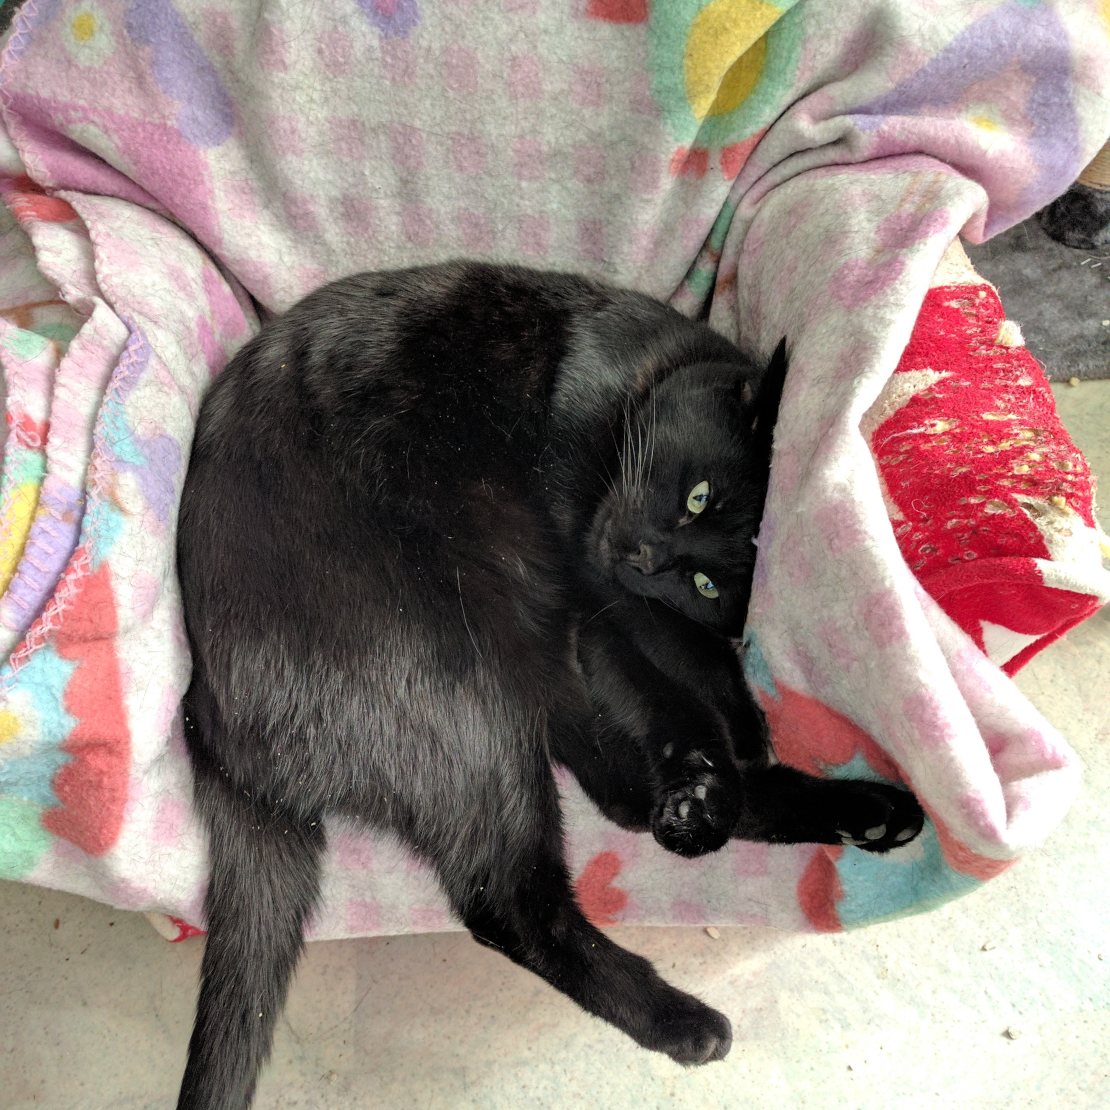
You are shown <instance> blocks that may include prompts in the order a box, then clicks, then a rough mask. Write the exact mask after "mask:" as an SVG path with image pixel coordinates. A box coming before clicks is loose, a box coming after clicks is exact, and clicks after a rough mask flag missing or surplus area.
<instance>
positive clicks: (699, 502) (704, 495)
mask: <svg viewBox="0 0 1110 1110" xmlns="http://www.w3.org/2000/svg"><path fill="white" fill-rule="evenodd" d="M708 504H709V483H708V482H698V484H697V485H696V486H694V488H693V489H692V490H690V496H689V497H687V498H686V508H687V509H689V510H690V512H692V513H700V512H701V511H702V509H704V508H705V506H706V505H708ZM706 581H708V579H706ZM715 596H716V595H715V594H714V597H715Z"/></svg>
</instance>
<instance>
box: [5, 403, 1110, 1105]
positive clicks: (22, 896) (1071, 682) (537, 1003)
mask: <svg viewBox="0 0 1110 1110" xmlns="http://www.w3.org/2000/svg"><path fill="white" fill-rule="evenodd" d="M1056 388H1057V396H1058V401H1059V406H1060V409H1061V414H1062V416H1063V418H1064V422H1065V423H1066V424H1067V425H1068V427H1069V429H1070V430H1071V431H1072V434H1073V436H1074V437H1075V438H1076V440H1077V441H1078V442H1079V444H1080V446H1082V447H1083V448H1084V449H1085V450H1086V451H1087V453H1088V455H1089V457H1090V459H1091V462H1092V466H1093V467H1094V469H1095V471H1096V473H1102V474H1106V475H1108V476H1110V431H1108V430H1110V381H1102V382H1084V383H1083V384H1082V385H1080V386H1079V387H1077V388H1074V389H1072V388H1069V387H1067V386H1061V387H1056ZM1108 481H1110V479H1108ZM1107 500H1108V501H1110V489H1108V496H1107ZM1103 523H1104V526H1110V519H1108V517H1107V514H1106V513H1105V512H1104V514H1103ZM1108 675H1110V612H1107V611H1104V612H1103V613H1102V614H1101V615H1099V616H1097V617H1096V618H1094V619H1092V620H1090V621H1088V622H1087V623H1086V624H1084V625H1082V626H1080V627H1079V628H1078V629H1076V630H1074V631H1073V632H1072V633H1071V634H1070V635H1069V636H1068V638H1067V640H1066V641H1064V642H1061V643H1059V644H1057V645H1055V646H1053V647H1052V648H1050V649H1049V650H1048V651H1046V652H1044V653H1043V654H1042V655H1040V656H1039V657H1038V658H1037V659H1036V660H1035V661H1034V662H1033V663H1032V664H1031V665H1030V666H1029V667H1028V668H1026V670H1025V671H1024V672H1022V674H1021V675H1020V676H1019V684H1020V685H1021V687H1022V688H1023V689H1024V690H1025V692H1026V693H1027V694H1028V695H1029V696H1030V697H1031V698H1032V699H1033V701H1034V702H1035V703H1036V704H1037V705H1038V706H1040V708H1041V709H1042V710H1043V711H1044V713H1045V714H1046V715H1047V716H1048V717H1049V718H1050V719H1051V720H1052V721H1053V722H1054V723H1055V724H1056V725H1057V726H1058V727H1060V728H1061V729H1062V730H1063V732H1064V733H1065V734H1066V735H1067V736H1068V738H1069V739H1070V740H1071V742H1072V743H1073V744H1074V746H1075V747H1076V749H1077V750H1078V752H1079V753H1080V756H1081V758H1082V760H1083V762H1084V764H1085V767H1086V775H1085V781H1084V786H1083V790H1082V793H1081V795H1080V797H1079V800H1078V801H1077V803H1076V805H1075V807H1074V808H1073V810H1072V811H1071V813H1070V814H1069V816H1068V818H1067V820H1066V821H1065V823H1064V824H1063V826H1062V827H1061V828H1060V829H1058V830H1057V831H1056V833H1055V834H1054V835H1053V837H1052V838H1051V840H1050V842H1049V843H1048V845H1047V846H1046V847H1045V848H1043V849H1042V850H1041V851H1038V852H1036V853H1034V854H1032V855H1031V856H1029V857H1027V858H1026V859H1024V860H1022V861H1021V862H1020V863H1019V864H1018V865H1017V866H1015V867H1014V868H1012V869H1011V870H1010V871H1008V872H1007V873H1006V874H1004V875H1003V876H1002V877H1001V878H999V879H996V880H995V881H994V882H992V883H990V884H988V885H987V886H986V887H985V888H983V889H982V890H980V891H978V892H976V893H974V894H972V895H970V896H969V897H967V898H964V899H962V900H961V901H958V902H955V903H953V904H951V905H949V906H947V907H945V908H943V909H941V910H939V911H937V912H934V913H932V914H929V915H926V916H922V917H917V918H914V919H911V920H905V921H898V922H894V923H891V924H887V925H879V926H874V927H872V928H869V929H865V930H863V931H861V932H858V933H852V934H848V935H841V936H796V935H786V934H781V933H775V932H772V931H770V930H767V929H759V928H750V927H749V928H733V929H723V930H721V937H720V939H718V940H714V939H712V938H710V937H709V936H708V935H706V933H705V932H704V931H703V930H702V929H697V928H672V929H615V930H613V932H614V934H615V935H616V936H617V937H618V939H619V940H620V942H621V943H623V944H625V945H627V946H628V947H630V948H633V949H635V950H636V951H638V952H641V953H643V954H645V955H647V956H648V957H650V958H651V959H652V960H654V961H655V962H656V964H657V965H658V966H660V968H662V969H664V970H665V972H666V974H667V975H668V976H669V978H670V979H671V980H672V981H673V982H674V983H676V984H678V985H680V986H683V987H685V988H687V989H689V990H693V991H695V992H697V993H698V994H700V995H701V996H702V997H704V998H705V999H706V1000H707V1001H709V1002H710V1003H712V1004H713V1005H715V1006H717V1007H719V1008H720V1009H721V1010H723V1011H725V1012H726V1013H727V1014H729V1016H730V1017H731V1019H732V1021H733V1026H734V1030H735V1036H736V1039H735V1043H734V1046H733V1049H732V1053H731V1055H730V1056H729V1058H728V1059H727V1060H726V1061H724V1062H723V1063H720V1064H714V1065H711V1066H709V1067H706V1068H702V1069H699V1070H695V1071H684V1070H683V1069H682V1068H680V1067H678V1066H677V1065H675V1064H672V1063H671V1062H670V1061H668V1060H666V1059H664V1058H662V1057H660V1056H657V1055H655V1054H652V1053H648V1052H643V1051H641V1050H639V1049H637V1048H636V1047H635V1046H634V1045H633V1044H632V1043H631V1042H630V1041H628V1040H626V1039H625V1038H624V1037H623V1036H622V1035H621V1034H619V1033H617V1032H616V1031H615V1030H613V1029H611V1028H609V1027H608V1026H606V1025H603V1024H602V1023H601V1022H599V1021H597V1020H595V1019H593V1018H590V1017H588V1016H586V1015H584V1014H582V1013H581V1012H580V1011H579V1010H577V1009H576V1008H575V1006H574V1005H573V1004H572V1003H570V1002H569V1001H568V1000H566V999H565V998H563V997H562V996H561V995H559V994H557V993H556V992H555V991H553V990H551V989H549V988H548V987H547V986H546V985H544V984H543V983H541V982H540V981H539V980H538V979H536V978H534V977H533V976H531V975H529V974H528V973H526V972H523V971H521V970H519V969H518V968H516V967H515V966H513V965H512V964H510V963H509V962H508V961H507V960H505V959H504V958H502V957H501V956H498V955H496V954H494V953H492V952H490V951H488V950H486V949H482V948H479V947H478V946H477V945H476V944H474V943H473V942H472V941H471V940H470V939H469V938H468V937H467V936H466V935H464V934H440V935H425V936H410V937H397V938H378V939H372V940H358V941H334V942H326V943H318V944H313V945H310V946H309V950H308V954H307V957H306V958H305V960H304V961H303V963H302V965H301V969H300V972H299V974H298V977H297V981H296V983H295V985H294V988H293V991H292V996H291V999H290V1003H289V1007H288V1009H287V1011H286V1013H285V1015H284V1017H283V1018H282V1019H281V1021H280V1023H279V1027H278V1033H277V1039H276V1045H275V1050H274V1059H273V1063H272V1065H271V1067H270V1068H269V1069H268V1070H267V1072H266V1073H265V1075H264V1077H263V1079H262V1081H261V1084H260V1088H259V1092H258V1098H257V1100H256V1103H255V1105H256V1106H257V1107H258V1108H259V1110H277V1108H281V1110H293V1108H304V1110H310V1108H311V1110H348V1108H350V1110H387V1108H388V1110H409V1108H412V1110H417V1108H419V1110H441V1108H442V1110H471V1108H473V1110H495V1108H499V1107H508V1108H514V1110H515V1108H533V1107H535V1108H540V1107H559V1110H573V1108H578V1107H581V1108H584V1110H626V1108H627V1110H632V1108H636V1110H652V1108H661V1110H662V1108H666V1110H684V1108H690V1110H694V1108H697V1110H706V1108H714V1110H718V1108H719V1110H740V1108H744V1110H761V1108H764V1107H768V1108H770V1107H774V1108H775V1110H784V1108H785V1110H794V1108H802V1107H804V1108H809V1110H826V1108H827V1110H832V1108H835V1110H856V1108H860V1110H862V1108H864V1107H867V1108H868V1110H871V1108H872V1107H875V1106H882V1107H884V1110H911V1108H912V1110H962V1108H968V1110H1026V1108H1027V1110H1046V1108H1050V1107H1052V1108H1055V1107H1066V1108H1068V1110H1096V1108H1098V1110H1103V1108H1105V1107H1107V1106H1110V894H1108V893H1107V887H1106V881H1105V876H1106V875H1108V874H1110V838H1108V837H1107V835H1106V819H1105V811H1106V801H1107V798H1110V698H1107V696H1106V690H1107V676H1108ZM0 937H2V938H3V940H2V942H0V953H2V955H0V1107H2V1108H4V1110H7V1108H19V1110H25V1108H30V1107H49V1108H58V1110H61V1108H63V1107H64V1108H65V1110H86V1108H87V1110H139V1108H146V1107H171V1106H172V1105H173V1101H174V1097H175V1094H176V1090H177V1084H178V1082H179V1079H180V1075H181V1070H182V1067H183V1065H184V1060H185V1048H186V1044H187V1041H188V1036H189V1028H190V1022H191V1020H192V1010H193V1003H194V992H195V983H196V976H197V968H198V965H199V962H200V956H201V951H202V942H201V941H199V940H191V941H186V942H184V943H181V944H177V945H170V944H167V943H166V942H165V941H163V940H161V939H160V938H159V937H158V936H156V935H155V933H154V932H153V930H152V929H151V928H150V926H149V925H148V924H147V923H146V921H145V920H144V919H143V918H142V917H140V916H137V915H134V914H128V913H123V912H120V911H117V910H112V909H109V908H107V907H105V906H102V905H98V904H96V903H93V902H89V901H86V900H84V899H82V898H79V897H75V896H72V895H67V894H59V893H55V892H52V891H46V890H41V889H36V888H32V887H27V886H19V885H14V884H9V883H3V884H0ZM1007 1030H1009V1035H1008V1034H1007Z"/></svg>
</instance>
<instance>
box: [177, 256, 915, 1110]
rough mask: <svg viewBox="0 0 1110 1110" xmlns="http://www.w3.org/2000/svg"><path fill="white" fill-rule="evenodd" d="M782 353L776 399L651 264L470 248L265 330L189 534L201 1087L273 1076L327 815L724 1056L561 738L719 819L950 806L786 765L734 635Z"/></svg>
mask: <svg viewBox="0 0 1110 1110" xmlns="http://www.w3.org/2000/svg"><path fill="white" fill-rule="evenodd" d="M784 372H785V362H784V355H783V352H782V351H781V350H780V353H779V357H778V359H777V361H776V366H775V368H774V372H773V373H772V374H770V375H768V377H769V379H770V380H771V382H772V384H771V386H770V387H768V388H767V389H765V390H764V391H763V392H762V394H761V400H757V401H756V402H753V403H749V404H745V403H744V400H743V397H742V394H743V391H744V390H745V388H747V389H749V390H750V388H751V386H752V384H753V381H754V379H755V377H756V374H755V371H754V368H753V367H752V365H751V364H750V363H749V362H748V361H746V360H745V359H744V358H743V357H742V356H741V355H740V353H739V352H738V351H737V350H736V349H735V348H734V347H733V346H731V345H730V344H729V343H727V342H726V341H725V340H723V339H721V338H720V337H718V336H716V335H715V334H713V333H712V332H710V331H709V330H708V329H707V328H706V327H704V326H703V325H701V324H697V323H694V322H692V321H690V320H687V319H686V318H684V317H682V316H681V315H679V314H678V313H676V312H674V311H672V310H670V309H668V308H666V307H664V306H663V305H661V304H659V303H657V302H656V301H654V300H652V299H651V298H649V297H646V296H642V295H640V294H635V293H630V292H622V291H618V290H614V289H610V288H606V287H604V286H601V285H598V284H595V283H592V282H588V281H585V280H583V279H580V278H576V277H572V276H568V275H558V274H539V273H535V272H532V271H528V270H522V269H516V268H505V267H492V266H485V265H478V264H463V263H455V264H449V265H442V266H432V267H425V268H422V269H416V270H408V271H400V272H392V273H380V274H363V275H359V276H356V277H352V278H348V279H345V280H343V281H340V282H336V283H334V284H332V285H329V286H327V287H325V288H323V289H321V290H319V291H317V292H316V293H314V294H312V295H311V296H309V297H307V298H306V299H305V300H304V301H302V302H301V303H300V304H299V305H297V306H296V307H294V308H293V309H291V310H290V311H289V312H288V313H287V314H285V315H284V316H283V317H280V318H279V319H277V320H275V321H273V322H272V323H271V324H270V325H268V326H267V327H266V328H264V329H263V331H262V333H261V334H260V335H259V336H258V337H256V338H255V339H254V340H252V341H251V342H250V343H248V344H247V345H246V346H245V347H244V348H243V350H242V351H241V352H240V353H239V354H238V355H237V356H236V357H235V358H234V359H233V360H232V362H231V363H230V364H229V366H228V367H227V369H226V370H225V371H224V373H223V375H222V376H221V377H220V379H219V380H218V381H217V383H216V384H215V386H214V387H213V389H212V391H211V392H210V394H209V396H208V398H207V399H206V401H205V403H204V406H203V408H202V410H201V414H200V419H199V422H198V426H197V434H196V440H195V443H194V446H193V454H192V459H191V462H190V469H189V473H188V476H187V478H186V482H185V488H184V491H183V494H182V502H181V515H180V525H179V538H178V565H179V570H180V575H181V585H182V591H183V598H184V604H185V615H186V623H187V627H188V632H189V639H190V644H191V647H192V652H193V661H194V675H193V682H192V685H191V687H190V689H189V691H188V694H187V695H186V734H187V739H188V743H189V749H190V754H191V757H192V762H193V767H194V775H195V798H196V803H197V805H198V808H199V810H200V812H201V814H202V816H203V819H204V821H205V823H206V825H207V828H208V831H209V844H210V846H209V852H210V857H211V881H210V884H209V889H208V895H207V900H206V903H205V907H206V913H207V918H208V940H207V946H206V949H205V953H204V961H203V964H202V982H201V991H200V999H199V1003H198V1008H197V1019H196V1025H195V1028H194V1031H193V1036H192V1040H191V1042H190V1046H189V1061H188V1066H187V1068H186V1073H185V1078H184V1082H183V1085H182V1090H181V1095H180V1100H179V1103H178V1105H179V1107H180V1108H189V1110H198V1108H215V1107H220V1108H222V1110H229V1108H240V1107H244V1106H246V1105H247V1103H248V1102H249V1101H250V1098H251V1096H252V1093H253V1090H254V1085H255V1081H256V1078H257V1075H258V1071H259V1068H260V1066H261V1065H262V1063H263V1062H264V1060H265V1058H266V1056H267V1054H268V1052H269V1046H270V1040H271V1036H272V1032H273V1026H274V1020H275V1018H276V1016H277V1014H278V1012H279V1010H280V1008H281V1006H282V1005H283V1002H284V999H285V994H286V990H287V986H288V981H289V977H290V975H291V973H292V970H293V967H294V965H295V963H296V960H297V957H298V955H299V952H300V949H301V946H302V936H303V930H304V926H305V923H306V921H307V920H308V918H309V917H310V915H311V913H312V911H313V908H314V906H315V903H316V900H317V897H318V892H319V875H320V866H321V860H322V856H323V853H324V847H325V836H324V825H323V822H324V819H325V817H326V816H327V815H328V814H343V815H347V816H351V817H355V818H358V819H360V820H362V821H365V822H367V823H368V824H369V825H373V826H377V827H380V828H386V829H390V830H392V831H393V832H394V833H395V834H397V835H398V836H399V837H400V838H401V839H402V840H403V841H405V842H406V843H407V844H408V845H410V846H411V847H412V848H413V849H414V850H415V851H416V852H417V853H419V854H420V855H421V856H422V857H423V858H424V859H426V860H427V861H428V862H429V863H430V864H431V865H432V866H433V867H434V868H435V869H436V871H437V873H438V876H439V879H440V881H441V883H442V886H443V889H444V890H445V892H446V894H447V897H448V898H449V900H450V902H451V904H452V905H453V907H454V908H455V910H456V911H457V913H458V914H459V916H460V917H461V918H462V920H463V921H464V922H465V924H466V926H467V927H468V928H469V929H470V930H471V932H472V933H473V935H474V936H475V938H476V939H477V940H479V941H480V942H482V943H484V944H488V945H490V946H492V947H495V948H498V949H500V950H501V951H503V952H504V953H505V954H506V955H507V956H509V957H510V958H511V959H513V960H515V961H516V962H518V963H520V964H522V965H523V966H525V967H527V968H530V969H531V970H532V971H534V972H536V973H537V974H538V975H540V976H542V977H543V978H545V979H546V980H547V981H548V982H550V983H551V984H552V985H553V986H555V987H557V988H558V989H559V990H561V991H563V992H564V993H566V994H568V995H569V996H570V997H571V998H573V999H574V1000H575V1001H576V1002H578V1003H579V1004H580V1005H581V1006H582V1007H583V1008H584V1009H586V1010H588V1011H590V1012H591V1013H593V1014H596V1015H598V1016H599V1017H602V1018H604V1019H605V1020H607V1021H609V1022H611V1023H613V1024H614V1025H616V1026H617V1027H618V1028H620V1029H623V1030H624V1031H625V1032H626V1033H628V1034H629V1035H630V1036H631V1037H632V1038H633V1039H634V1040H636V1041H637V1042H638V1043H639V1044H641V1045H643V1046H645V1047H647V1048H652V1049H656V1050H658V1051H661V1052H665V1053H667V1054H668V1055H670V1056H671V1057H672V1058H673V1059H675V1060H678V1061H680V1062H682V1063H704V1062H706V1061H709V1060H715V1059H721V1058H722V1057H724V1056H725V1054H726V1053H727V1052H728V1049H729V1046H730V1043H731V1029H730V1026H729V1023H728V1020H727V1019H726V1018H725V1017H723V1016H722V1015H721V1014H719V1013H717V1012H716V1011H714V1010H711V1009H709V1008H708V1007H707V1006H705V1005H704V1004H703V1003H701V1002H699V1001H698V1000H697V999H695V998H693V997H691V996H690V995H687V994H684V993H683V992H681V991H678V990H676V989H675V988H673V987H671V986H669V985H668V984H667V983H665V982H664V981H663V980H662V979H661V978H660V977H659V976H658V975H657V974H656V972H655V971H654V969H653V968H652V967H651V965H650V964H649V963H648V962H647V961H646V960H643V959H641V958H640V957H638V956H635V955H633V954H631V953H629V952H627V951H625V950H624V949H621V948H619V947H617V946H616V945H615V944H614V943H613V942H612V941H610V940H609V939H608V938H607V937H606V936H605V934H603V933H601V932H599V931H598V930H597V929H595V928H594V927H593V926H592V925H590V924H589V922H588V921H587V920H586V919H585V917H584V916H583V915H582V913H581V911H580V910H579V909H578V907H577V905H576V903H575V901H574V898H573V895H572V893H571V887H570V882H569V879H568V875H567V871H566V867H565V864H564V862H563V855H562V834H561V825H560V815H559V809H558V799H557V794H556V790H555V787H554V783H553V779H552V774H551V767H550V759H551V758H555V759H558V760H562V761H563V762H565V763H567V764H568V765H569V766H570V767H571V768H572V770H573V771H574V772H575V774H576V775H577V776H578V778H579V779H580V781H581V782H582V783H583V786H584V787H585V789H586V790H587V791H588V792H589V793H590V794H591V796H592V797H593V798H594V799H595V800H596V801H597V802H598V804H599V805H600V806H601V808H602V809H603V810H604V811H605V812H607V813H609V814H610V815H611V816H613V817H614V818H616V819H617V820H619V821H621V822H622V823H624V824H626V825H629V826H632V827H647V826H649V825H650V826H651V827H652V828H653V830H654V832H655V835H656V836H657V837H658V838H659V839H660V840H661V841H662V842H663V843H664V844H666V845H667V846H668V847H671V848H673V849H675V850H678V851H682V852H685V853H686V854H697V853H698V852H701V851H706V850H709V849H711V848H714V847H717V846H719V845H720V844H721V843H723V842H724V841H725V840H726V839H727V838H728V837H729V836H730V835H735V836H742V837H751V838H756V839H763V840H776V841H796V840H815V841H826V842H832V843H839V842H841V841H844V840H850V841H855V842H860V843H861V844H863V845H864V846H866V847H869V848H871V849H874V850H880V851H882V850H885V849H886V848H889V847H891V846H893V845H894V844H895V843H897V842H898V841H901V840H904V839H909V838H910V837H912V836H913V835H915V834H916V832H917V831H918V830H919V829H920V827H921V820H922V819H921V813H920V810H919V809H918V807H917V805H916V803H915V802H914V801H913V799H912V797H911V796H910V795H909V794H907V793H906V792H904V791H900V790H895V789H893V788H890V787H884V786H876V785H872V784H866V783H854V782H825V781H820V780H816V779H811V778H808V777H806V776H804V775H801V774H799V773H797V772H794V771H792V770H790V769H788V768H785V767H781V766H772V765H770V763H769V760H768V756H767V752H766V745H765V742H764V738H763V730H762V725H761V722H760V720H759V718H758V715H757V713H756V711H755V710H754V708H753V707H752V704H751V701H750V699H749V698H748V696H747V693H746V691H745V688H744V685H743V682H742V680H741V677H740V673H739V669H738V665H737V662H736V656H735V652H734V651H733V649H732V646H731V644H730V643H729V640H728V637H729V636H733V635H737V634H739V632H740V630H741V629H742V626H743V619H744V612H745V610H746V606H747V597H748V591H749V589H750V580H751V569H752V563H753V560H754V554H755V551H754V548H753V546H752V544H751V539H752V536H753V535H754V532H755V530H756V528H757V526H758V520H759V515H760V511H761V507H762V499H763V495H764V489H765V485H766V472H767V466H768V463H769V457H770V443H771V425H772V423H773V417H774V410H775V408H776V407H777V390H778V388H780V387H781V379H782V375H783V373H784ZM757 412H762V415H761V416H760V417H759V419H758V420H755V414H756V413H757ZM753 420H754V421H755V424H756V428H755V431H754V433H753V431H752V424H753ZM591 699H592V700H591Z"/></svg>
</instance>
